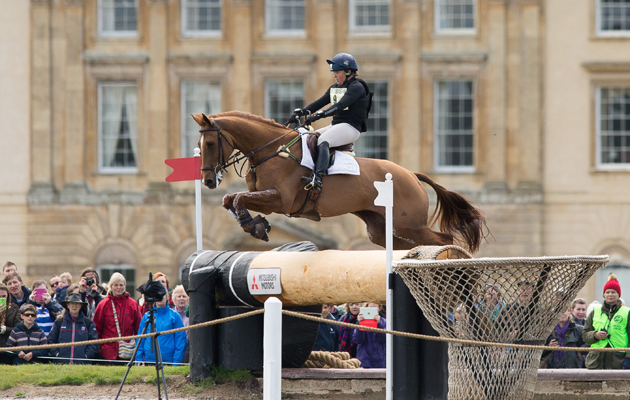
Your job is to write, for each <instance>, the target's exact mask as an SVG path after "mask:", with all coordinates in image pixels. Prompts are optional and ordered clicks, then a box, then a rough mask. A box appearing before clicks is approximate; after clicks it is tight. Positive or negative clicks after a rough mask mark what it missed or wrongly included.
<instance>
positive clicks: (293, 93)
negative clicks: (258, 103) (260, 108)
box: [265, 81, 304, 123]
mask: <svg viewBox="0 0 630 400" xmlns="http://www.w3.org/2000/svg"><path fill="white" fill-rule="evenodd" d="M303 106H304V83H303V82H302V81H266V82H265V117H266V118H271V119H274V120H275V121H276V122H278V123H283V122H285V121H286V120H287V119H289V116H290V115H291V113H292V112H293V110H295V109H296V108H298V107H303Z"/></svg>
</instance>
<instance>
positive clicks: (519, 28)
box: [506, 2, 524, 187]
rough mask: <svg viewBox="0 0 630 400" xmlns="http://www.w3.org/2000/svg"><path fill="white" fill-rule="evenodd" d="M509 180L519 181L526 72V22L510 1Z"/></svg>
mask: <svg viewBox="0 0 630 400" xmlns="http://www.w3.org/2000/svg"><path fill="white" fill-rule="evenodd" d="M506 7H507V30H506V35H507V47H506V48H507V55H506V67H507V85H508V88H509V90H508V91H507V99H506V100H507V102H506V105H507V120H506V125H507V159H506V165H507V180H508V185H509V186H510V187H514V186H515V185H516V181H518V176H519V170H520V164H521V157H522V154H521V152H522V147H521V142H520V136H521V115H522V114H521V113H522V110H521V107H522V95H521V91H522V90H523V89H524V88H523V87H522V83H523V81H522V80H521V74H522V72H523V62H524V59H523V57H522V55H523V54H522V40H523V35H522V34H523V25H522V19H521V17H522V16H521V6H520V4H519V3H518V2H509V4H507V6H506Z"/></svg>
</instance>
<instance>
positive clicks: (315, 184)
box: [304, 176, 322, 190]
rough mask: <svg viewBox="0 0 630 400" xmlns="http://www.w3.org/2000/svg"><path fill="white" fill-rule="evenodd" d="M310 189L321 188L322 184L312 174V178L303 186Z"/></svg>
mask: <svg viewBox="0 0 630 400" xmlns="http://www.w3.org/2000/svg"><path fill="white" fill-rule="evenodd" d="M311 189H316V190H322V184H321V183H320V182H319V181H318V180H317V178H316V177H315V176H313V179H312V180H311V181H310V182H308V183H307V184H306V185H305V186H304V190H311Z"/></svg>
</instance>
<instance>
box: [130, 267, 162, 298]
mask: <svg viewBox="0 0 630 400" xmlns="http://www.w3.org/2000/svg"><path fill="white" fill-rule="evenodd" d="M136 290H137V291H138V292H140V293H142V294H143V295H144V301H146V302H147V303H157V302H160V301H162V298H163V297H164V295H165V294H166V288H165V287H164V285H162V283H160V282H158V281H154V280H153V274H152V273H151V272H149V280H148V281H146V282H145V283H143V284H142V285H141V286H140V287H139V288H138V289H136Z"/></svg>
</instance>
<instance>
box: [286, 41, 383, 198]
mask: <svg viewBox="0 0 630 400" xmlns="http://www.w3.org/2000/svg"><path fill="white" fill-rule="evenodd" d="M326 62H327V63H328V65H329V66H330V70H331V71H333V73H334V76H335V82H336V83H335V84H334V85H332V86H331V87H329V88H328V90H326V93H324V95H323V96H322V97H320V98H319V99H317V100H315V101H314V102H312V103H311V104H309V105H307V106H306V107H304V108H296V109H295V110H294V111H293V114H292V115H291V117H290V118H289V122H297V121H298V118H299V117H301V116H303V115H306V116H307V118H306V124H311V123H313V122H315V121H317V120H319V119H321V118H325V117H333V119H332V122H331V124H330V125H328V126H325V127H323V128H321V129H318V130H317V132H319V133H320V134H321V136H320V137H319V139H318V140H317V160H316V162H315V169H314V171H313V176H312V177H310V178H309V177H306V176H303V177H302V183H303V184H304V185H305V187H304V189H306V190H309V189H315V190H318V191H319V190H321V189H322V177H323V176H324V174H325V173H326V170H327V169H328V163H329V160H330V147H338V146H342V145H345V144H350V143H354V142H355V141H356V140H357V139H358V138H359V136H360V134H361V132H365V131H366V130H367V127H366V125H365V120H366V119H367V117H368V113H369V112H370V107H371V105H372V95H371V93H370V90H369V87H368V85H367V83H365V81H364V80H362V79H359V78H357V76H358V75H359V73H358V70H359V66H358V65H357V62H356V60H355V59H354V57H352V56H351V55H350V54H348V53H339V54H337V55H336V56H334V57H333V58H332V60H326ZM327 104H332V105H331V106H330V107H329V108H327V109H326V110H320V109H321V108H322V107H324V106H325V105H327ZM317 110H319V111H317ZM315 111H317V112H315Z"/></svg>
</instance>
